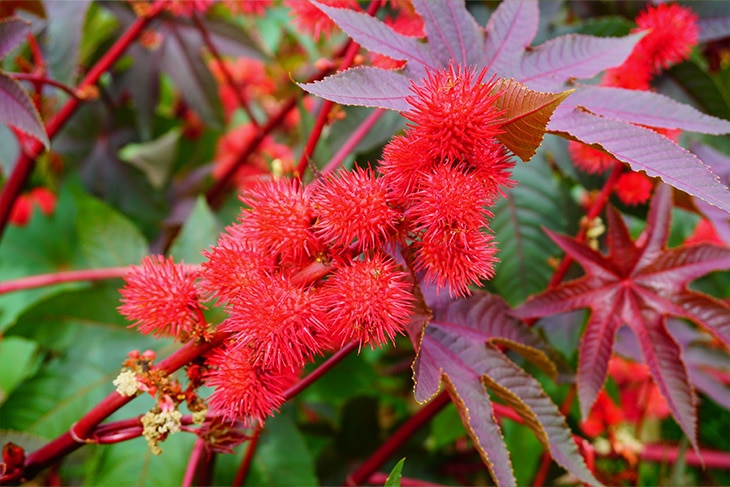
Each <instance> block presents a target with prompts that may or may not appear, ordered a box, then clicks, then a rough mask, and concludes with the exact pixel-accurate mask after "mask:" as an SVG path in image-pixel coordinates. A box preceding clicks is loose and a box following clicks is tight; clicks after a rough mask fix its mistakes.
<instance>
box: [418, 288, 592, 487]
mask: <svg viewBox="0 0 730 487" xmlns="http://www.w3.org/2000/svg"><path fill="white" fill-rule="evenodd" d="M425 297H426V300H427V302H428V304H429V306H430V307H431V313H432V314H431V317H430V318H429V319H428V324H427V325H426V326H425V328H423V326H422V325H423V322H415V321H414V323H413V324H412V326H411V328H410V329H409V333H410V335H411V339H412V340H413V341H414V342H416V343H419V342H420V347H419V353H418V356H417V357H416V360H415V361H414V363H413V372H414V382H415V390H414V392H415V397H416V400H418V401H426V400H428V399H430V398H431V397H433V396H434V395H435V394H436V393H437V392H438V390H439V388H440V384H441V383H443V384H444V385H445V387H446V389H447V390H448V392H449V394H450V395H451V398H452V401H453V402H454V404H455V405H456V407H457V410H458V411H459V414H460V416H461V418H462V422H463V423H464V426H465V427H466V429H467V432H468V433H469V435H470V436H471V438H472V439H473V440H474V444H475V446H476V448H477V450H478V451H479V453H480V455H481V456H482V459H483V460H484V462H485V463H486V465H487V466H488V468H489V469H490V472H491V473H492V476H493V477H494V479H495V481H496V482H497V483H498V484H499V485H514V484H515V480H514V474H513V472H512V468H511V463H510V460H509V452H508V451H507V449H506V446H505V444H504V439H503V437H502V433H501V428H500V426H499V423H498V422H497V421H496V418H495V413H494V410H493V407H492V403H491V401H490V398H489V395H488V394H487V389H488V390H490V391H491V392H492V393H494V394H495V395H496V396H497V397H498V398H500V399H501V400H502V401H504V402H505V403H506V404H508V405H509V406H511V407H513V408H514V410H515V411H516V412H517V413H518V414H519V415H520V416H521V417H522V418H523V420H524V422H525V424H526V425H527V426H528V427H530V428H531V429H532V430H533V431H534V432H535V434H536V436H537V437H538V439H539V440H540V441H541V442H542V443H543V444H544V445H545V447H546V448H547V449H549V450H550V452H551V454H552V456H553V458H554V459H555V461H556V462H558V464H560V465H561V466H563V467H564V468H565V469H566V470H568V471H569V472H571V473H572V474H573V475H575V476H577V477H578V478H580V479H581V480H582V481H584V482H587V483H590V484H598V481H597V480H596V479H595V478H594V477H593V476H592V474H591V473H590V472H589V471H588V469H587V468H586V466H585V464H584V462H583V459H582V457H581V456H580V455H579V454H578V450H577V447H576V444H575V442H574V441H573V438H572V435H571V432H570V429H569V428H568V426H567V424H566V423H565V418H564V417H563V415H562V414H561V413H560V411H559V409H558V407H557V406H556V405H555V404H554V403H553V402H552V400H551V399H550V398H549V397H548V396H547V394H546V393H545V392H544V390H543V389H542V386H541V385H540V383H539V382H538V380H537V379H535V378H534V377H532V376H531V375H529V374H528V373H527V372H525V371H524V370H523V369H522V368H521V367H519V366H518V365H517V364H515V363H514V362H513V361H512V360H510V359H509V358H508V357H507V355H505V353H504V352H503V351H502V350H500V349H499V348H498V345H508V346H511V348H513V349H518V350H519V351H520V352H521V354H522V355H523V356H525V357H528V358H529V357H534V358H537V362H538V366H542V367H544V368H545V369H546V370H548V373H554V372H555V365H552V366H550V365H548V364H549V363H550V362H551V361H550V359H549V357H554V356H556V355H557V354H556V353H555V352H554V351H553V350H552V349H551V348H550V347H549V346H547V344H545V343H544V342H542V341H541V340H540V339H539V338H538V337H537V335H535V334H533V333H532V331H531V330H530V329H529V328H527V327H526V326H524V325H522V324H521V323H520V322H519V321H517V320H515V319H514V318H511V317H510V316H509V315H508V312H509V306H508V305H507V303H506V302H505V301H504V300H503V299H502V298H501V297H499V296H496V295H492V294H489V293H485V292H479V293H475V294H473V295H472V296H470V297H468V298H465V299H461V300H456V301H453V300H450V299H449V298H446V297H439V296H438V295H436V294H435V293H432V292H430V291H428V290H426V291H425ZM551 369H552V370H551ZM485 388H486V389H485Z"/></svg>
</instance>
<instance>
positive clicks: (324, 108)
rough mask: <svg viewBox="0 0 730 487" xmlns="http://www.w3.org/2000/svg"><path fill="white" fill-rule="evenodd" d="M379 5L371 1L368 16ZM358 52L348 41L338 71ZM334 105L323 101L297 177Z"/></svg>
mask: <svg viewBox="0 0 730 487" xmlns="http://www.w3.org/2000/svg"><path fill="white" fill-rule="evenodd" d="M380 3H381V2H380V0H372V1H371V2H370V5H368V9H367V13H368V15H375V13H376V12H377V11H378V9H379V8H380ZM359 50H360V45H359V44H357V43H356V42H355V41H353V40H352V39H350V40H349V41H348V43H347V48H346V51H345V55H344V56H343V59H342V62H341V63H340V66H339V70H340V71H343V70H345V69H347V68H349V67H350V66H351V65H352V63H353V61H354V60H355V56H356V55H357V52H358V51H359ZM334 105H335V104H334V102H332V101H330V100H325V101H324V102H323V103H322V105H321V106H320V109H319V113H318V114H317V118H316V120H315V122H314V127H312V131H311V132H310V133H309V137H308V138H307V143H306V145H305V146H304V150H303V151H302V155H301V157H300V158H299V165H298V166H297V173H298V174H299V175H302V174H304V171H305V170H306V169H307V165H308V164H309V161H310V160H311V158H312V154H314V149H315V147H317V142H319V138H320V136H321V135H322V130H324V127H325V125H327V122H328V121H329V116H330V110H332V107H333V106H334Z"/></svg>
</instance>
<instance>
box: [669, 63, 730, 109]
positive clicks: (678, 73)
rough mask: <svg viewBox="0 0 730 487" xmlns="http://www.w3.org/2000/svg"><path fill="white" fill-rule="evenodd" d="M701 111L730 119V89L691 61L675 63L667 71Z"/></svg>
mask: <svg viewBox="0 0 730 487" xmlns="http://www.w3.org/2000/svg"><path fill="white" fill-rule="evenodd" d="M667 73H668V74H669V76H671V77H672V78H674V80H675V81H676V82H677V83H679V85H680V86H681V87H682V88H683V89H684V90H685V91H686V92H687V94H688V95H689V96H690V97H691V98H692V99H693V100H694V101H695V103H697V104H698V105H699V106H700V108H701V109H702V111H704V112H706V113H708V114H710V115H714V116H716V117H719V118H724V119H725V120H727V119H730V89H728V87H727V86H725V85H723V84H722V83H720V82H718V80H717V78H716V77H714V76H712V75H710V74H708V73H707V72H705V71H704V70H703V69H701V68H700V67H699V66H698V65H697V64H695V63H694V62H691V61H687V62H684V63H680V64H677V65H676V66H673V67H672V68H671V69H669V70H668V71H667Z"/></svg>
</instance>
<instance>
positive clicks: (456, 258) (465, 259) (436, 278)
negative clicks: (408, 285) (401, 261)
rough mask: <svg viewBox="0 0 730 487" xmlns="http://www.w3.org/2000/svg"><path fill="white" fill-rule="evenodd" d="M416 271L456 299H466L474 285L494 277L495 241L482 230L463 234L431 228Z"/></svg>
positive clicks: (418, 255)
mask: <svg viewBox="0 0 730 487" xmlns="http://www.w3.org/2000/svg"><path fill="white" fill-rule="evenodd" d="M416 248H417V250H416V260H415V268H416V270H417V271H425V273H426V275H425V280H426V282H428V283H435V284H436V287H437V288H438V289H440V288H443V287H447V286H448V288H449V294H450V295H452V296H466V295H468V294H469V293H470V292H469V285H470V284H479V281H480V280H481V279H489V278H490V277H492V276H493V275H494V263H495V262H496V261H497V259H496V258H495V257H494V255H495V254H496V253H497V249H496V247H495V246H494V238H493V237H492V236H491V235H488V234H486V233H484V232H482V231H480V230H478V229H477V230H475V229H472V230H459V229H452V228H445V227H441V226H439V225H436V226H434V227H431V228H429V229H428V230H426V232H425V233H424V234H423V235H422V236H421V242H419V243H418V244H417V246H416Z"/></svg>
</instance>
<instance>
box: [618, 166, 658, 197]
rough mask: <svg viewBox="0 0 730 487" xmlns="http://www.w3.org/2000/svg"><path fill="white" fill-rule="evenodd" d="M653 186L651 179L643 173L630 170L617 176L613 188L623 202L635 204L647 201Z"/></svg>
mask: <svg viewBox="0 0 730 487" xmlns="http://www.w3.org/2000/svg"><path fill="white" fill-rule="evenodd" d="M653 187H654V184H653V183H652V181H651V179H649V178H648V177H647V176H646V175H645V174H642V173H640V172H634V171H631V172H625V173H623V174H622V175H621V176H619V178H618V180H617V181H616V186H615V187H614V189H613V190H614V192H615V193H616V196H618V198H619V199H620V200H621V201H622V202H623V203H624V204H626V205H630V206H635V205H641V204H643V203H646V202H647V201H649V198H650V197H651V190H652V188H653Z"/></svg>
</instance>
